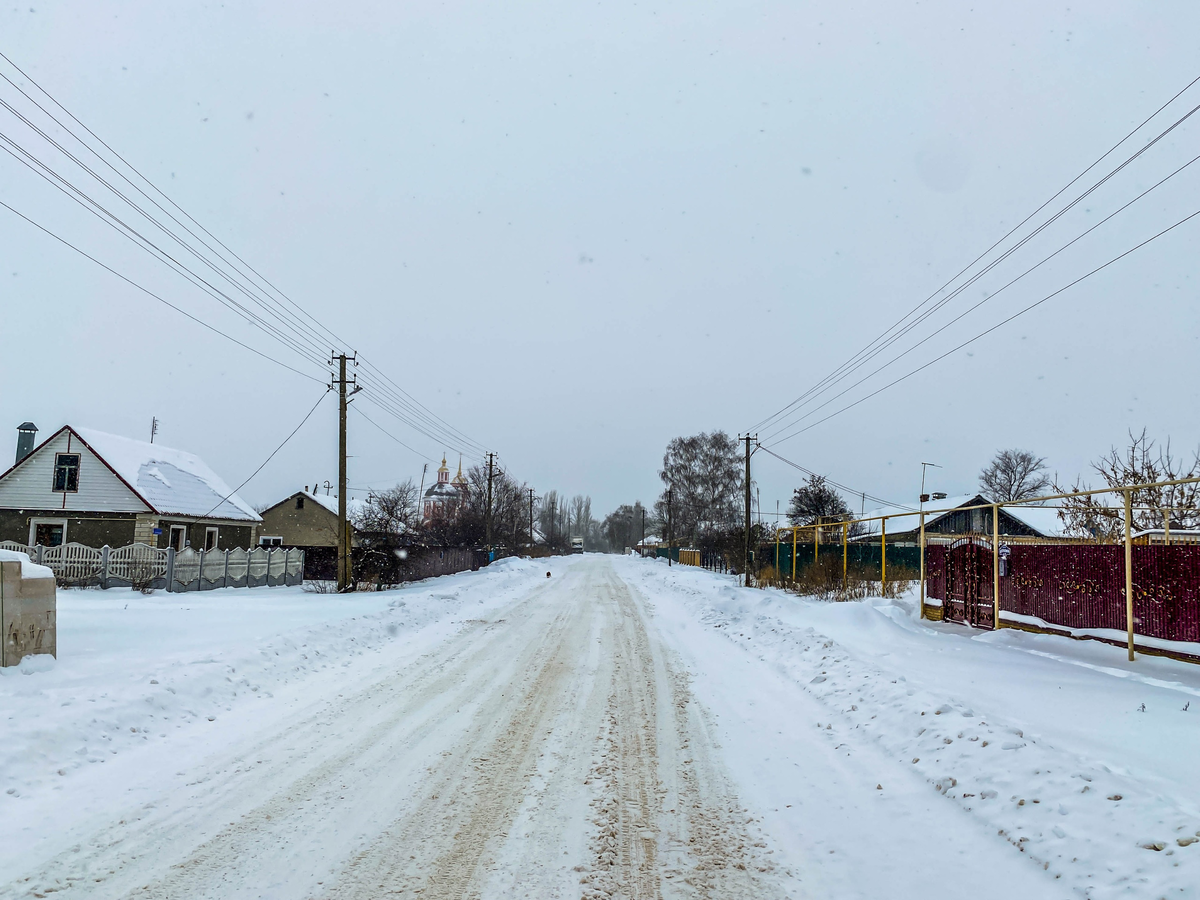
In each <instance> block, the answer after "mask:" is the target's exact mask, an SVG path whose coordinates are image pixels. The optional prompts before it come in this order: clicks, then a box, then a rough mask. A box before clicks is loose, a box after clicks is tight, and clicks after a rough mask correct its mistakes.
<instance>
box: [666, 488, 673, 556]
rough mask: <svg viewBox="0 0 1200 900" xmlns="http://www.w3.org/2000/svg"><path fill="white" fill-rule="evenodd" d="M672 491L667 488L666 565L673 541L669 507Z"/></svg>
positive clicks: (671, 512)
mask: <svg viewBox="0 0 1200 900" xmlns="http://www.w3.org/2000/svg"><path fill="white" fill-rule="evenodd" d="M673 499H674V492H673V491H672V490H671V488H667V567H668V568H670V566H671V546H672V545H673V544H674V543H675V518H674V513H673V511H672V508H671V501H672V500H673Z"/></svg>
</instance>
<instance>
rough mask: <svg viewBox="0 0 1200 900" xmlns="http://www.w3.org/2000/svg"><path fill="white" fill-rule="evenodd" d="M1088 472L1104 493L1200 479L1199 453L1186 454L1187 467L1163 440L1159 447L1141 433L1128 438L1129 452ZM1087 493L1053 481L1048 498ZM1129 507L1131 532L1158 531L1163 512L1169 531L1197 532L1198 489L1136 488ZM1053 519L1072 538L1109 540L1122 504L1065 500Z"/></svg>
mask: <svg viewBox="0 0 1200 900" xmlns="http://www.w3.org/2000/svg"><path fill="white" fill-rule="evenodd" d="M1092 471H1094V472H1095V473H1096V474H1097V475H1099V476H1100V478H1101V479H1102V480H1103V482H1104V484H1105V485H1107V486H1108V487H1113V488H1116V487H1131V486H1133V485H1138V484H1153V483H1155V482H1161V481H1176V480H1178V479H1182V478H1196V477H1198V476H1200V451H1195V452H1193V453H1192V458H1191V461H1190V462H1187V461H1185V460H1183V459H1180V458H1178V457H1176V456H1175V455H1174V454H1173V453H1172V452H1171V440H1170V438H1168V439H1167V440H1166V441H1165V442H1164V443H1163V444H1162V445H1161V446H1160V445H1159V444H1158V443H1157V442H1156V441H1154V440H1153V439H1151V438H1148V437H1146V430H1145V429H1142V433H1141V434H1137V435H1135V434H1134V433H1133V432H1132V431H1131V432H1129V446H1128V447H1126V448H1125V449H1124V450H1118V449H1117V448H1116V447H1113V448H1112V449H1111V450H1109V452H1108V453H1107V454H1105V455H1104V456H1102V457H1100V458H1099V459H1098V460H1096V461H1095V462H1093V463H1092ZM1083 490H1089V486H1088V485H1087V484H1086V483H1084V481H1083V479H1082V478H1077V479H1075V483H1074V485H1073V486H1071V487H1066V486H1063V485H1061V484H1059V483H1058V482H1057V480H1056V481H1055V484H1054V492H1055V493H1056V494H1065V493H1068V492H1070V491H1083ZM1131 494H1132V498H1131V499H1132V505H1133V521H1132V523H1131V525H1132V527H1133V528H1135V529H1145V528H1162V527H1163V510H1167V511H1168V512H1167V515H1168V516H1169V519H1170V523H1171V527H1172V528H1179V529H1193V528H1197V527H1200V509H1198V507H1200V485H1197V484H1195V483H1193V484H1179V485H1173V486H1171V487H1151V488H1141V489H1139V490H1135V491H1132V492H1131ZM1061 506H1062V508H1061V509H1060V510H1059V514H1058V515H1059V518H1061V519H1062V520H1063V522H1064V523H1065V524H1066V528H1067V532H1068V533H1069V534H1076V535H1090V536H1092V537H1099V538H1107V539H1111V540H1115V539H1117V538H1119V537H1120V536H1121V535H1122V533H1123V532H1124V530H1125V505H1124V499H1123V498H1122V497H1121V495H1119V494H1101V495H1091V496H1087V497H1071V498H1068V499H1067V500H1064V501H1062V503H1061Z"/></svg>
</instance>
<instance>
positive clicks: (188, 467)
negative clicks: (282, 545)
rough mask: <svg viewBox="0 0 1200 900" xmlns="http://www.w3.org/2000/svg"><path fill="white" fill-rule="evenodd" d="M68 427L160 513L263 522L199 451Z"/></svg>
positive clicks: (146, 502) (89, 429)
mask: <svg viewBox="0 0 1200 900" xmlns="http://www.w3.org/2000/svg"><path fill="white" fill-rule="evenodd" d="M65 427H67V428H69V429H70V430H71V432H72V433H73V434H75V435H76V436H77V437H78V438H79V439H80V440H82V441H83V443H84V444H85V445H86V446H87V447H88V449H89V450H91V451H92V452H93V453H95V454H96V456H98V457H99V458H100V460H101V461H102V462H103V463H104V464H105V465H107V466H108V467H109V468H110V469H111V470H112V471H113V472H114V473H115V474H116V475H117V476H118V477H119V478H120V479H121V480H122V481H124V482H125V484H126V485H128V486H129V487H130V488H131V489H132V490H133V491H134V493H136V494H137V495H138V496H139V497H140V498H141V499H142V500H143V501H144V502H145V504H146V505H147V506H149V507H150V508H151V509H152V510H154V511H155V512H157V513H159V514H160V515H181V516H196V517H199V518H205V519H232V520H238V521H246V522H260V521H262V519H261V518H260V517H259V515H258V513H256V512H255V511H254V508H253V507H251V506H250V505H249V504H248V503H246V502H245V501H244V500H242V498H241V497H239V496H238V495H237V494H236V493H234V492H233V491H232V490H231V489H230V487H229V485H227V484H226V483H225V482H224V481H223V480H222V479H221V478H220V476H218V475H217V473H216V472H214V471H213V470H212V469H210V468H209V467H208V466H207V465H206V464H205V462H204V460H202V459H200V457H198V456H195V455H193V454H191V453H187V452H185V451H183V450H175V449H173V448H171V447H164V446H163V445H162V444H150V443H147V442H146V441H136V440H133V439H132V438H127V437H121V436H120V435H115V434H107V433H105V432H103V431H95V430H93V429H91V428H71V427H70V426H65Z"/></svg>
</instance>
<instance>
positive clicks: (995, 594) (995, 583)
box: [992, 503, 1000, 631]
mask: <svg viewBox="0 0 1200 900" xmlns="http://www.w3.org/2000/svg"><path fill="white" fill-rule="evenodd" d="M992 628H993V630H996V631H999V630H1000V504H999V503H993V504H992Z"/></svg>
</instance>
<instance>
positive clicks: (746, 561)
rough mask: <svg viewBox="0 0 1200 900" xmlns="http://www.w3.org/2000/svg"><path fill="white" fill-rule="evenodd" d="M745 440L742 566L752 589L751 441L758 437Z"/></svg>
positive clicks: (749, 437) (748, 584)
mask: <svg viewBox="0 0 1200 900" xmlns="http://www.w3.org/2000/svg"><path fill="white" fill-rule="evenodd" d="M743 440H744V441H745V442H746V547H745V556H744V557H743V559H742V566H743V575H744V579H743V583H744V584H745V585H746V587H750V441H751V440H755V441H757V440H758V435H754V437H753V438H752V437H751V436H750V435H749V434H747V435H746V436H745V437H744V438H743Z"/></svg>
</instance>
